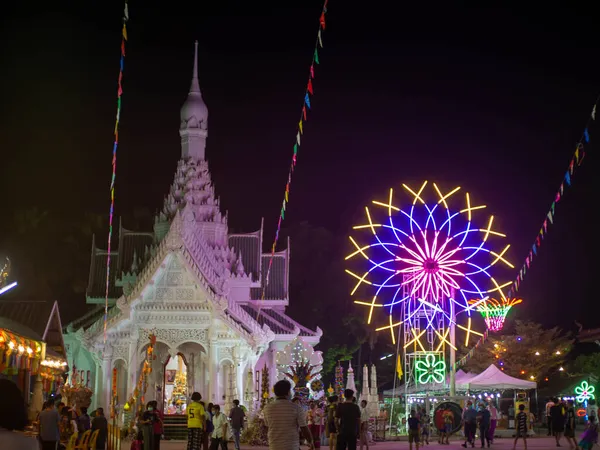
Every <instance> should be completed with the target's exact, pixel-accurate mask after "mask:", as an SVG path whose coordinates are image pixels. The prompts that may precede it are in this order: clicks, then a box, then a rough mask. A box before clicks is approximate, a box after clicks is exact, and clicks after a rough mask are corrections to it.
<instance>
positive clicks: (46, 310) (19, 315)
mask: <svg viewBox="0 0 600 450" xmlns="http://www.w3.org/2000/svg"><path fill="white" fill-rule="evenodd" d="M0 328H4V329H7V330H10V331H13V332H14V333H17V334H19V335H21V336H23V337H29V338H32V339H35V340H39V341H42V340H43V341H45V342H46V343H47V345H48V349H49V350H52V351H53V352H54V353H53V354H54V356H56V355H59V356H62V357H65V355H64V342H63V336H62V323H61V319H60V311H59V309H58V303H57V302H56V301H54V302H46V301H36V300H24V299H20V300H12V301H0ZM50 353H52V352H50Z"/></svg>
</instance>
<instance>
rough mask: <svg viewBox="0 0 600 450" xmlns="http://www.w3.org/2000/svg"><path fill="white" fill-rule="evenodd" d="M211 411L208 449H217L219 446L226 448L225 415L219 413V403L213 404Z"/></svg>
mask: <svg viewBox="0 0 600 450" xmlns="http://www.w3.org/2000/svg"><path fill="white" fill-rule="evenodd" d="M212 413H213V418H212V424H213V431H212V433H211V436H210V450H217V449H218V448H219V446H220V447H221V450H227V417H225V414H221V407H220V406H219V405H213V407H212ZM234 436H235V435H234Z"/></svg>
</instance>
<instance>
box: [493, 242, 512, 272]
mask: <svg viewBox="0 0 600 450" xmlns="http://www.w3.org/2000/svg"><path fill="white" fill-rule="evenodd" d="M509 248H510V244H508V245H507V246H506V247H505V248H504V250H502V252H500V254H497V253H496V252H493V251H491V250H490V254H491V255H493V256H495V257H496V259H495V260H494V262H493V263H492V264H491V265H492V266H493V265H494V264H496V263H497V262H498V261H502V262H503V263H504V264H506V265H507V266H508V267H510V268H511V269H514V268H515V266H513V265H512V264H511V263H510V262H508V260H506V259H504V258H503V256H504V254H505V253H506V252H507V251H508V249H509Z"/></svg>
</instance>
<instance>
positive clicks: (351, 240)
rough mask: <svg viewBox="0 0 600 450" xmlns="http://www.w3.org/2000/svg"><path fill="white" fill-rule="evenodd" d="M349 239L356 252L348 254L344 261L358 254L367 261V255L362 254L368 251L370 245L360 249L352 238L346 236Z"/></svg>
mask: <svg viewBox="0 0 600 450" xmlns="http://www.w3.org/2000/svg"><path fill="white" fill-rule="evenodd" d="M348 237H349V238H350V242H352V244H353V245H354V246H355V247H356V251H355V252H354V253H351V254H349V255H348V256H346V258H345V259H346V261H348V260H349V259H350V258H352V257H354V256H356V255H358V254H359V253H360V254H361V255H363V257H364V258H365V259H367V260H368V259H369V257H368V256H367V254H366V253H365V252H364V251H365V250H366V249H368V248H369V247H371V246H370V245H365V246H364V247H360V246H359V245H358V244H357V243H356V241H355V240H354V238H353V237H352V236H348Z"/></svg>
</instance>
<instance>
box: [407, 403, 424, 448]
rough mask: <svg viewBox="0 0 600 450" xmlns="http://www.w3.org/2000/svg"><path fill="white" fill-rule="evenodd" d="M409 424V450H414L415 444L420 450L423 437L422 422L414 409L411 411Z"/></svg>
mask: <svg viewBox="0 0 600 450" xmlns="http://www.w3.org/2000/svg"><path fill="white" fill-rule="evenodd" d="M407 422H408V448H409V449H410V450H412V448H413V443H414V444H415V445H416V446H417V450H419V438H420V436H421V421H420V420H419V418H418V417H417V412H416V411H415V410H414V409H412V410H411V411H410V417H409V418H408V420H407Z"/></svg>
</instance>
